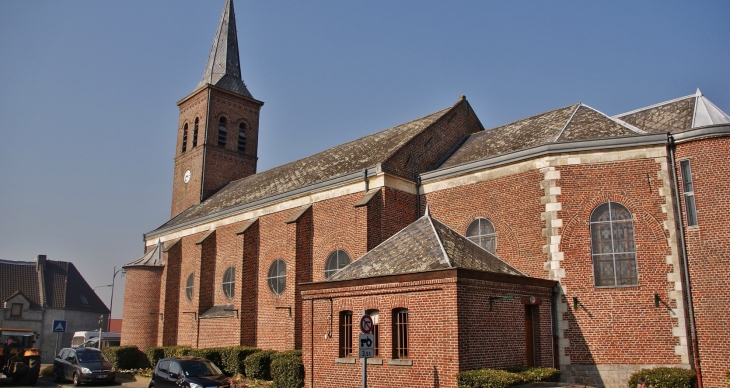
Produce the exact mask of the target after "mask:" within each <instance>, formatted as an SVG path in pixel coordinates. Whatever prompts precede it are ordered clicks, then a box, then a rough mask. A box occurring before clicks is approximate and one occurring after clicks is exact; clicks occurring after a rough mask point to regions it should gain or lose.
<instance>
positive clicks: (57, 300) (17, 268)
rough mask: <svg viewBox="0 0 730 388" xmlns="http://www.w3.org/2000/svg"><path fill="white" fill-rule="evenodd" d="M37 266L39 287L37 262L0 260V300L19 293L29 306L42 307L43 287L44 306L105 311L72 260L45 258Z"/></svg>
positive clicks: (105, 308) (107, 311)
mask: <svg viewBox="0 0 730 388" xmlns="http://www.w3.org/2000/svg"><path fill="white" fill-rule="evenodd" d="M41 265H43V266H44V267H43V268H44V271H43V272H44V273H43V275H44V280H43V286H44V287H40V283H39V276H38V269H37V268H38V263H37V262H32V261H29V262H26V261H10V260H0V301H2V302H4V301H6V300H7V299H8V298H10V297H11V296H13V294H15V293H17V292H20V293H22V294H23V295H24V296H25V297H26V298H27V299H28V300H29V301H30V302H31V308H35V309H38V308H41V307H42V304H43V300H42V298H41V292H43V289H45V294H46V298H45V299H46V306H45V307H47V308H56V309H70V310H84V311H93V312H99V313H105V314H108V313H109V309H108V308H107V307H106V305H105V304H104V302H102V301H101V299H99V297H98V296H97V295H96V293H95V292H94V290H93V289H92V288H91V287H90V286H89V284H88V283H87V282H86V280H85V279H84V277H83V276H81V274H80V273H79V271H78V270H77V269H76V267H75V266H74V265H73V264H72V263H69V262H66V261H53V260H46V261H45V262H44V263H42V264H41ZM82 296H83V298H82ZM84 300H86V303H84Z"/></svg>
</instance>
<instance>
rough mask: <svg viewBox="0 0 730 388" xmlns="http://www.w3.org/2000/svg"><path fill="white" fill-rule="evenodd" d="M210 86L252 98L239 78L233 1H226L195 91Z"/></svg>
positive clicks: (239, 68) (239, 67) (239, 70)
mask: <svg viewBox="0 0 730 388" xmlns="http://www.w3.org/2000/svg"><path fill="white" fill-rule="evenodd" d="M206 84H212V85H215V86H218V87H220V88H223V89H226V90H228V91H231V92H233V93H236V94H240V95H242V96H246V97H249V98H253V96H251V93H250V92H249V91H248V88H246V85H245V84H244V83H243V79H242V78H241V62H240V60H239V56H238V35H237V33H236V15H235V14H234V12H233V1H232V0H227V1H226V5H225V7H223V13H222V14H221V18H220V21H219V22H218V30H217V31H216V32H215V38H214V39H213V47H211V49H210V55H209V56H208V63H207V64H206V65H205V72H204V73H203V79H201V80H200V83H199V84H198V86H197V88H196V89H199V88H201V87H203V86H205V85H206Z"/></svg>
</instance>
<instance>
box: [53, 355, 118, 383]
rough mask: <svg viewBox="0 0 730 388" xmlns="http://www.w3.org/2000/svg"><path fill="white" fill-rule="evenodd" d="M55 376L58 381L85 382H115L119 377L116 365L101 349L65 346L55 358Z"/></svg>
mask: <svg viewBox="0 0 730 388" xmlns="http://www.w3.org/2000/svg"><path fill="white" fill-rule="evenodd" d="M53 373H54V375H53V378H54V380H55V381H56V382H60V381H64V380H72V381H73V383H74V385H77V386H78V385H81V384H83V383H113V382H114V379H115V378H116V377H117V374H116V371H115V370H114V365H112V363H111V362H109V360H107V359H106V357H104V354H102V353H101V351H100V350H99V349H94V348H73V349H72V348H64V349H61V351H60V352H59V353H58V355H57V356H56V358H55V359H54V360H53Z"/></svg>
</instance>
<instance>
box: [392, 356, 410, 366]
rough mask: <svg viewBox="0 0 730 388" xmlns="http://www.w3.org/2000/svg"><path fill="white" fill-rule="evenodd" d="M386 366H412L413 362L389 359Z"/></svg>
mask: <svg viewBox="0 0 730 388" xmlns="http://www.w3.org/2000/svg"><path fill="white" fill-rule="evenodd" d="M388 365H394V366H413V360H409V359H404V358H389V359H388Z"/></svg>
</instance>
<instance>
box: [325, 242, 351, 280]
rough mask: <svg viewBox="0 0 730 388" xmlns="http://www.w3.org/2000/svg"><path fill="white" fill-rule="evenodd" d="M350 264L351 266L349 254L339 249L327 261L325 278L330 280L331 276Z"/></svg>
mask: <svg viewBox="0 0 730 388" xmlns="http://www.w3.org/2000/svg"><path fill="white" fill-rule="evenodd" d="M348 264H350V256H349V255H348V254H347V252H345V251H343V250H341V249H338V250H336V251H334V252H332V253H330V255H329V256H327V261H326V262H325V263H324V278H325V279H329V277H330V276H332V275H334V274H335V273H336V272H337V271H339V270H341V269H343V268H345V267H346V266H347V265H348Z"/></svg>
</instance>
